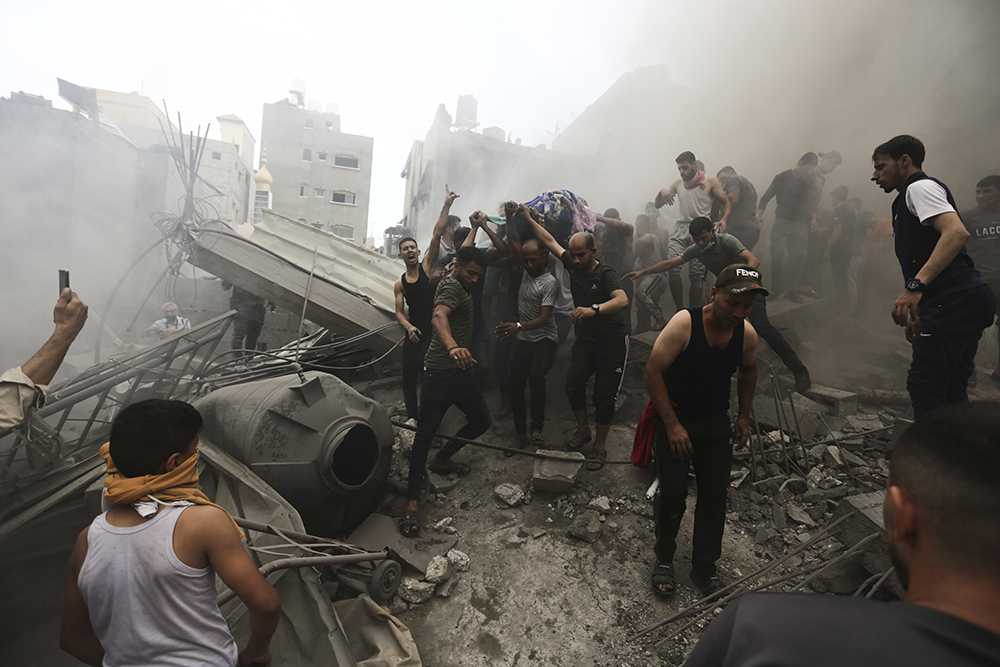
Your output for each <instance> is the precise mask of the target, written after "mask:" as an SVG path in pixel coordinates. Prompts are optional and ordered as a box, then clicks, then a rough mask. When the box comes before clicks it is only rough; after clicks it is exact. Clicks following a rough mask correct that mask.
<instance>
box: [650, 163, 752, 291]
mask: <svg viewBox="0 0 1000 667" xmlns="http://www.w3.org/2000/svg"><path fill="white" fill-rule="evenodd" d="M676 162H677V171H679V172H680V174H681V177H680V178H678V179H677V180H676V181H674V182H673V184H671V186H670V187H669V188H663V189H662V190H660V191H659V193H657V195H656V200H655V202H654V203H655V204H656V208H660V207H662V206H663V205H664V204H670V205H673V203H674V198H675V197H676V199H677V204H678V208H679V209H680V217H679V218H678V220H677V224H676V225H675V226H674V231H673V232H672V233H671V234H670V248H669V250H668V252H667V257H668V258H672V257H677V256H679V255H680V254H681V253H682V252H684V250H685V248H687V247H688V246H690V245H691V244H692V243H694V241H692V240H691V234H690V233H689V232H688V225H689V224H691V221H692V220H694V219H695V218H707V217H709V216H710V215H711V213H712V199H713V198H714V199H715V200H716V201H718V202H719V203H720V204H722V218H721V219H720V220H719V225H718V227H719V231H721V232H725V231H726V225H727V224H728V223H729V216H730V215H731V214H732V212H733V205H732V204H731V203H730V201H729V197H727V196H726V192H725V191H724V190H723V189H722V184H721V183H719V179H717V178H715V177H714V176H706V175H705V172H704V171H702V170H700V169H698V167H697V166H696V165H697V162H698V161H697V159H695V156H694V153H692V152H691V151H684V152H683V153H681V154H680V155H678V156H677V160H676ZM669 276H670V278H669V282H670V294H671V295H672V296H673V297H674V305H675V306H676V307H677V310H681V309H682V308H684V288H683V284H682V283H681V272H680V269H675V270H673V271H671V272H670V274H669ZM688 279H689V280H690V281H691V285H690V286H689V289H690V292H691V294H690V298H691V306H692V307H694V306H696V305H698V304H700V303H701V288H702V283H703V282H704V281H705V265H704V264H702V263H701V262H692V263H691V267H690V268H689V269H688Z"/></svg>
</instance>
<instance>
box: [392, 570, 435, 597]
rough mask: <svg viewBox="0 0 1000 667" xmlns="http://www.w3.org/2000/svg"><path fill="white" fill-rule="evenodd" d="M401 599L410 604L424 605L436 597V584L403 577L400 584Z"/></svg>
mask: <svg viewBox="0 0 1000 667" xmlns="http://www.w3.org/2000/svg"><path fill="white" fill-rule="evenodd" d="M398 593H399V597H401V598H403V599H404V600H406V601H407V602H409V603H410V604H423V603H424V602H427V601H428V600H430V599H431V596H432V595H434V584H432V583H430V582H428V581H418V580H417V579H414V578H413V577H403V581H402V582H400V584H399V591H398Z"/></svg>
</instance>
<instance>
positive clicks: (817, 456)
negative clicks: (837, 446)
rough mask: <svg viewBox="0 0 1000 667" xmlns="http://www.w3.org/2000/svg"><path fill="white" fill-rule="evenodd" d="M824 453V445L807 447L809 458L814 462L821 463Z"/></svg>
mask: <svg viewBox="0 0 1000 667" xmlns="http://www.w3.org/2000/svg"><path fill="white" fill-rule="evenodd" d="M825 455H826V445H815V446H813V447H810V448H809V460H810V461H813V462H814V463H822V462H823V457H824V456H825Z"/></svg>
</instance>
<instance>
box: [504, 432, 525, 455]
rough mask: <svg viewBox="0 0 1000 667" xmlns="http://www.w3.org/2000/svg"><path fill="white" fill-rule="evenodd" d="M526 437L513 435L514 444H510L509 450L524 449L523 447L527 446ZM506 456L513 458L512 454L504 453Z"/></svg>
mask: <svg viewBox="0 0 1000 667" xmlns="http://www.w3.org/2000/svg"><path fill="white" fill-rule="evenodd" d="M527 439H528V438H527V437H526V436H523V435H515V436H514V442H513V444H511V449H524V446H525V445H526V444H528V443H527V442H526V441H527ZM504 454H505V455H507V456H514V452H504Z"/></svg>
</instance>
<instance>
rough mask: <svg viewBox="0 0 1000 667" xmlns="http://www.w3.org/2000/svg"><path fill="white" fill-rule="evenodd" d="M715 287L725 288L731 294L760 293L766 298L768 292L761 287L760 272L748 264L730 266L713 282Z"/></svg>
mask: <svg viewBox="0 0 1000 667" xmlns="http://www.w3.org/2000/svg"><path fill="white" fill-rule="evenodd" d="M715 286H716V287H725V288H726V289H727V290H729V291H730V292H732V293H733V294H743V293H744V292H760V293H761V294H763V295H764V296H767V295H768V294H769V292H768V291H767V290H766V289H764V286H763V285H761V280H760V271H758V270H757V269H755V268H753V267H752V266H750V265H749V264H730V265H729V266H727V267H726V268H725V269H723V270H722V273H720V274H719V277H718V278H716V280H715Z"/></svg>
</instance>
